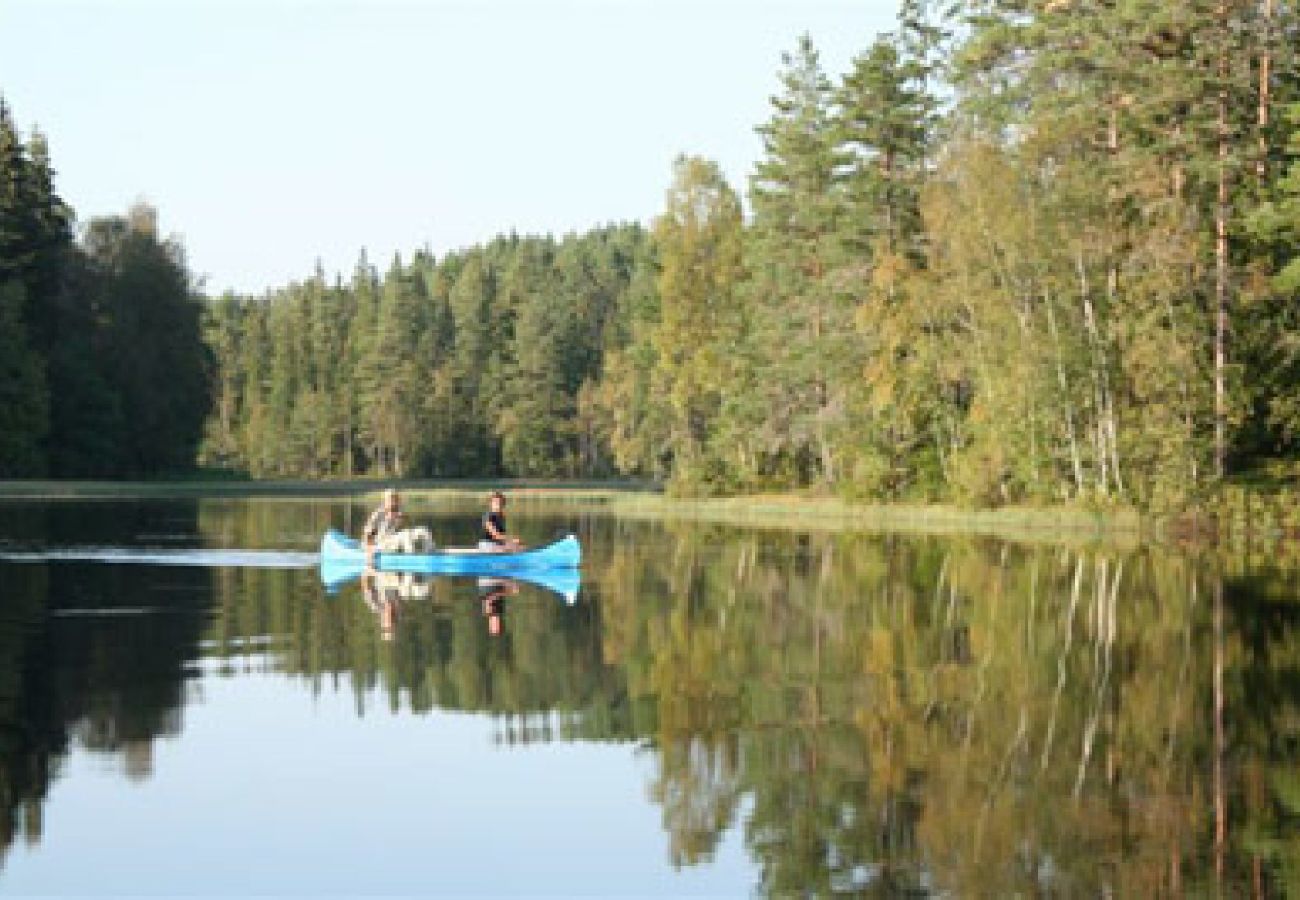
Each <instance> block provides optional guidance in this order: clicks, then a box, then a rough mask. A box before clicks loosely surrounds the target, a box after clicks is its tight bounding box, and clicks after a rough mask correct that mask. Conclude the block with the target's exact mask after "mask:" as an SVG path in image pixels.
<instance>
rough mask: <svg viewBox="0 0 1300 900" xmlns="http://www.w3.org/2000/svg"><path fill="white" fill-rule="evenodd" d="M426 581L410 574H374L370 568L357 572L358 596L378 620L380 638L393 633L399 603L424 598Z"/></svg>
mask: <svg viewBox="0 0 1300 900" xmlns="http://www.w3.org/2000/svg"><path fill="white" fill-rule="evenodd" d="M429 582H430V579H429V578H427V577H424V576H420V575H413V574H411V573H410V572H376V571H375V570H374V569H366V570H365V571H364V572H362V573H361V596H362V597H363V598H364V599H365V601H366V606H367V607H368V608H369V609H370V611H371V612H372V613H374V614H375V618H376V619H377V620H378V621H379V636H380V637H381V638H383V639H384V640H385V641H391V640H392V639H393V636H394V635H395V634H396V633H397V623H398V620H399V619H400V618H401V612H402V604H403V602H404V601H406V600H420V599H423V598H425V597H428V596H429V588H430V583H429Z"/></svg>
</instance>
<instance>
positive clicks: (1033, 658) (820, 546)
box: [0, 500, 1300, 897]
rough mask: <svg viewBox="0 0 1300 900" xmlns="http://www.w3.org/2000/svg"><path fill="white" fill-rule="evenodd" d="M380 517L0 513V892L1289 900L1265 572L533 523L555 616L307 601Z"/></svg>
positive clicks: (417, 591) (440, 529)
mask: <svg viewBox="0 0 1300 900" xmlns="http://www.w3.org/2000/svg"><path fill="white" fill-rule="evenodd" d="M411 512H412V514H413V517H414V518H416V519H420V520H424V521H428V522H429V523H430V524H431V525H432V526H433V530H434V533H435V537H436V538H437V539H438V540H439V542H440V543H454V542H458V541H459V542H463V541H464V540H466V539H468V538H470V537H472V534H471V531H472V529H473V524H474V523H473V516H472V511H470V510H455V509H445V508H439V509H437V510H434V509H432V508H425V509H421V508H420V507H419V506H416V507H414V508H413V509H412V510H411ZM364 513H365V510H364V509H362V508H361V507H348V506H347V505H346V504H343V503H335V502H323V501H321V502H316V501H312V502H308V501H285V500H249V501H229V500H220V501H218V500H211V501H199V502H195V501H170V502H164V501H149V502H144V501H131V502H67V501H61V502H51V503H18V502H9V503H0V800H2V801H3V803H4V811H3V814H0V846H2V847H3V853H4V856H3V860H2V862H0V866H2V868H0V892H3V893H6V894H26V893H76V894H97V893H122V892H129V893H155V894H167V895H175V894H193V893H220V894H230V893H275V894H285V893H290V894H312V895H316V894H328V893H338V894H359V893H360V894H375V893H395V892H396V893H410V894H430V893H453V894H503V893H529V894H536V893H541V894H551V895H555V894H563V895H573V894H600V895H608V894H676V895H681V894H708V895H728V896H734V895H745V894H751V893H764V894H766V893H774V894H779V895H787V894H790V893H816V894H824V893H837V892H844V893H861V894H869V895H878V896H894V895H907V896H912V895H928V894H932V893H933V894H941V895H949V896H972V897H974V896H981V897H983V896H1003V895H1008V894H1021V895H1034V896H1038V895H1048V896H1098V895H1104V896H1115V897H1147V896H1158V895H1181V894H1188V895H1221V896H1252V895H1255V896H1286V895H1288V894H1295V893H1296V892H1297V891H1300V766H1297V763H1298V762H1300V579H1298V578H1297V575H1296V574H1295V572H1296V569H1295V568H1293V567H1290V566H1287V565H1283V564H1281V563H1280V562H1279V561H1278V556H1277V554H1275V553H1271V552H1266V553H1263V554H1256V555H1255V556H1254V557H1253V559H1254V562H1253V563H1248V562H1246V561H1244V560H1243V559H1242V558H1240V557H1237V556H1233V555H1231V554H1226V553H1211V552H1202V553H1200V554H1190V553H1188V554H1179V553H1173V552H1170V551H1155V550H1140V551H1118V550H1105V549H1098V548H1089V547H1079V546H1052V545H1041V546H1025V545H1017V544H1008V543H1004V542H1001V541H996V540H986V539H952V538H946V539H923V538H912V537H908V538H903V537H887V536H886V537H882V536H869V535H830V534H806V533H798V532H781V531H759V530H752V529H742V528H730V527H720V526H705V525H693V524H689V523H670V522H651V521H626V520H619V519H617V518H614V517H610V516H606V515H602V514H600V513H599V512H598V511H593V510H591V509H584V508H581V507H577V506H550V507H541V506H532V507H530V506H529V505H528V504H526V503H525V504H516V506H515V507H514V508H513V510H512V521H511V525H512V527H513V529H514V530H516V531H518V532H520V533H522V535H523V536H524V537H525V539H527V540H530V541H541V540H544V539H547V538H550V537H552V536H554V535H555V534H556V533H558V532H561V531H565V530H575V531H577V532H578V533H579V535H580V536H581V538H582V540H583V544H584V548H585V550H586V553H587V560H586V563H585V565H584V570H583V584H582V589H581V593H580V596H579V598H578V601H577V602H576V603H575V604H573V605H568V604H566V603H565V602H564V600H563V599H562V598H560V597H558V596H557V595H555V594H552V593H549V592H547V591H546V590H544V589H542V588H538V587H535V586H531V585H527V584H523V585H518V586H500V585H498V586H492V585H486V586H484V585H480V584H478V583H476V582H475V581H474V580H443V579H438V580H434V581H432V582H428V583H400V582H392V583H386V584H384V585H381V586H380V589H379V590H378V591H377V592H375V593H372V594H371V595H370V596H369V597H367V596H366V595H364V594H363V592H362V590H361V588H360V587H359V586H358V585H357V584H350V585H346V586H344V587H343V588H342V589H341V590H339V591H338V592H337V593H336V594H334V595H329V594H327V593H326V592H325V591H324V590H323V589H322V587H321V585H320V581H319V577H318V573H317V571H316V569H315V568H314V567H313V562H312V557H311V556H310V553H311V552H312V551H313V550H314V548H315V546H316V543H317V541H318V540H319V536H320V534H321V532H322V531H323V529H324V528H325V527H326V526H327V525H330V524H333V525H336V526H340V527H350V529H351V530H352V531H353V532H355V531H356V530H357V528H358V525H359V522H360V520H361V517H362V516H363V515H364ZM198 550H204V551H207V552H206V553H196V552H195V551H198ZM236 551H237V552H236ZM493 592H495V593H496V594H499V596H485V595H488V594H492V593H493ZM368 601H369V602H368Z"/></svg>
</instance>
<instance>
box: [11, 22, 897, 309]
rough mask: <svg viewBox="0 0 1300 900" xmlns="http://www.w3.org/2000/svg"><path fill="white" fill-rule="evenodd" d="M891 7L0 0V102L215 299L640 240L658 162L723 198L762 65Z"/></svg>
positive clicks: (71, 182)
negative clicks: (482, 254)
mask: <svg viewBox="0 0 1300 900" xmlns="http://www.w3.org/2000/svg"><path fill="white" fill-rule="evenodd" d="M896 7H897V4H896V2H895V0H855V2H850V0H803V2H796V0H697V2H687V0H660V2H636V0H603V2H598V0H564V2H561V0H533V2H522V0H513V2H512V0H479V2H469V0H461V2H452V0H425V2H416V0H405V2H399V0H384V2H367V3H362V2H351V3H347V2H341V0H332V2H302V0H298V2H291V0H262V2H251V0H227V2H215V0H213V2H197V0H155V2H140V0H133V2H126V0H121V2H115V0H100V2H91V0H82V2H67V0H0V93H3V94H4V96H5V98H6V99H7V101H8V102H9V104H10V106H11V107H12V108H13V111H14V114H15V116H16V118H17V120H18V123H19V125H20V127H21V128H23V129H24V130H26V129H28V128H29V127H30V126H31V125H33V124H36V125H39V126H40V128H41V129H42V130H43V131H45V132H46V134H47V135H48V136H49V139H50V143H51V151H52V156H53V160H54V164H55V167H56V168H57V170H58V178H59V188H60V191H61V193H62V194H63V196H64V197H65V199H67V200H68V201H69V202H70V203H71V204H72V205H73V207H74V208H75V209H76V210H77V213H78V215H79V216H80V218H81V219H82V220H83V221H84V220H85V219H87V218H89V217H91V216H95V215H101V214H105V213H113V212H120V211H122V210H124V209H125V208H126V207H127V206H128V205H129V204H130V203H131V202H132V201H134V200H136V199H138V198H144V199H147V200H148V201H150V202H151V203H153V204H155V205H156V206H158V208H159V210H160V214H161V219H162V226H163V228H164V230H166V231H168V232H174V233H177V234H179V235H180V236H182V237H183V239H184V241H185V245H186V247H187V249H188V251H189V256H190V262H191V265H192V267H193V269H194V270H195V271H196V273H198V274H200V275H205V276H207V289H208V290H209V291H212V292H216V291H219V290H221V289H223V288H227V287H233V288H236V289H238V290H242V291H261V290H262V289H264V288H266V287H270V286H277V285H280V284H284V283H286V282H288V281H289V280H292V279H300V278H302V277H304V276H306V275H307V274H309V273H310V272H311V270H312V268H313V266H314V264H315V261H316V259H317V258H320V259H321V260H322V262H323V263H324V265H325V268H326V271H327V272H331V273H332V272H334V271H344V272H347V271H350V270H351V268H352V266H353V263H354V262H355V260H356V258H357V253H358V251H359V250H360V248H361V247H363V246H364V247H366V248H367V249H368V251H369V253H370V256H371V259H373V260H376V261H377V262H378V263H379V264H380V265H381V267H382V266H385V265H387V261H388V259H389V258H390V257H391V255H392V253H393V252H394V251H395V250H400V251H402V252H403V254H404V255H405V254H406V253H408V252H409V251H411V250H413V249H416V248H418V247H421V246H426V245H427V246H429V247H431V248H432V249H433V250H434V251H435V252H437V253H439V254H441V253H443V252H445V251H446V250H449V249H454V248H457V247H463V246H467V245H470V244H474V243H478V242H480V241H483V240H486V239H488V238H490V237H492V236H493V235H496V234H499V233H501V232H505V231H509V230H510V229H511V228H514V229H516V230H518V231H520V232H524V233H534V232H545V231H550V232H554V233H557V234H559V233H563V232H567V231H573V230H585V229H587V228H589V227H592V226H594V225H597V224H600V223H604V222H610V221H623V220H640V221H644V222H648V221H649V220H650V219H651V218H652V217H653V216H654V215H655V214H657V213H658V211H659V209H660V207H661V206H662V203H663V194H664V189H665V188H666V187H667V183H668V178H669V172H670V166H671V163H672V159H673V157H674V156H676V155H677V154H678V153H679V152H689V153H696V154H701V155H704V156H708V157H711V158H713V159H716V160H718V161H719V162H720V163H721V164H722V166H723V169H724V171H725V172H726V173H727V176H728V177H729V178H730V179H731V180H732V182H733V184H734V185H735V186H736V187H737V188H738V189H740V190H742V192H743V191H744V190H745V189H746V187H747V178H748V175H749V172H750V169H751V168H752V165H753V163H754V161H755V159H757V157H758V155H759V152H760V149H761V148H760V144H759V140H758V138H757V136H756V135H755V134H754V130H753V129H754V126H755V125H757V124H759V123H760V122H762V121H763V120H765V119H766V118H767V116H768V111H769V107H768V98H769V97H770V95H771V94H773V93H774V92H775V91H776V90H777V80H776V76H777V71H778V68H779V65H780V56H781V53H782V52H783V51H785V50H789V49H791V48H793V47H794V44H795V41H796V38H797V37H798V35H799V34H800V33H802V32H804V31H807V32H809V33H810V34H811V35H812V37H813V41H814V43H815V44H816V45H817V46H818V48H819V49H820V50H821V53H822V61H823V64H824V65H825V67H826V69H827V71H828V73H830V74H831V75H832V76H838V75H839V74H841V73H843V72H844V71H845V70H846V69H847V67H848V65H849V62H850V60H851V59H852V57H853V56H854V55H856V54H857V53H859V52H860V51H861V50H863V49H864V48H865V47H866V46H867V45H868V44H869V43H870V41H871V40H872V39H873V38H874V36H875V35H876V34H877V33H879V32H881V31H885V30H889V29H891V28H892V27H893V17H894V14H895V10H896Z"/></svg>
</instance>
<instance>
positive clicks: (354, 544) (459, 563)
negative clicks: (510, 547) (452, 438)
mask: <svg viewBox="0 0 1300 900" xmlns="http://www.w3.org/2000/svg"><path fill="white" fill-rule="evenodd" d="M320 561H321V568H322V569H324V568H326V567H335V568H337V567H348V568H352V567H356V566H362V567H364V566H365V564H366V552H365V549H364V548H363V547H362V546H361V542H360V541H356V540H354V539H352V538H350V537H348V536H347V535H345V534H343V533H341V532H338V531H334V530H333V529H331V530H330V531H327V532H326V533H325V536H324V537H323V538H321V544H320ZM581 563H582V547H581V545H579V543H578V539H577V538H576V537H574V536H573V535H569V536H568V537H565V538H561V539H560V540H558V541H555V542H554V543H551V544H547V545H546V546H544V547H535V548H533V549H531V550H523V551H520V552H518V553H493V552H483V551H478V550H469V549H466V550H459V551H457V550H442V551H437V552H434V553H376V554H375V557H374V560H373V562H372V566H373V568H375V569H376V570H378V571H380V572H411V573H413V574H416V575H504V576H509V575H523V574H525V573H528V572H549V571H552V570H555V569H576V568H577V567H578V566H579V565H580V564H581Z"/></svg>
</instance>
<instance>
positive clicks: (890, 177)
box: [597, 0, 1300, 507]
mask: <svg viewBox="0 0 1300 900" xmlns="http://www.w3.org/2000/svg"><path fill="white" fill-rule="evenodd" d="M1297 47H1300V34H1298V33H1297V28H1296V19H1295V9H1294V6H1293V4H1283V3H1276V4H1274V3H1265V4H1259V3H1242V2H1229V0H1224V2H1220V3H1213V4H1212V3H1206V2H1193V0H1175V2H1165V0H1160V2H1144V0H1132V2H1121V3H1092V2H1081V0H1051V2H1032V3H1023V2H999V0H978V2H966V3H943V4H937V3H935V4H929V3H925V2H921V0H908V2H904V3H903V4H902V15H901V18H900V25H899V29H898V31H897V33H895V34H891V35H885V36H883V37H881V38H880V39H879V40H878V41H877V42H876V43H874V44H873V45H872V46H871V47H869V48H868V49H867V50H866V51H865V52H863V53H862V54H861V55H860V56H859V57H858V58H857V59H856V60H855V61H854V63H853V67H852V69H851V71H849V72H848V73H847V74H845V75H844V76H843V77H842V78H840V79H838V80H837V81H836V80H832V79H830V78H829V77H828V76H827V75H826V74H825V73H824V72H823V70H822V68H821V65H820V63H819V61H818V56H817V53H816V50H815V48H814V47H813V45H812V43H811V41H810V40H808V39H807V38H805V39H803V40H801V41H800V42H799V45H798V47H797V49H796V51H795V52H794V53H792V54H789V55H788V56H787V57H786V58H785V61H784V63H785V64H784V68H783V70H782V73H781V84H782V90H781V92H780V93H779V94H778V96H776V97H774V98H773V101H772V104H773V114H772V118H771V120H770V121H768V122H767V123H765V124H764V125H763V126H761V127H760V128H759V132H760V133H761V135H762V137H763V140H764V146H765V155H764V157H763V159H762V160H761V161H760V163H759V164H758V166H757V168H756V170H755V172H754V173H753V176H752V179H751V183H750V199H751V205H752V217H751V218H750V219H749V220H748V221H744V220H742V217H741V214H740V209H739V202H738V200H737V197H736V195H735V193H734V191H733V190H732V188H731V187H730V186H728V185H727V184H726V183H725V181H724V180H723V178H722V176H721V174H720V172H719V171H718V169H717V167H716V166H714V165H712V164H711V163H708V162H705V161H701V160H694V159H685V160H682V161H681V162H679V164H678V166H677V169H676V172H675V178H674V182H673V187H672V189H671V190H670V192H669V200H668V207H667V210H666V211H665V213H664V214H663V215H662V216H661V217H660V218H659V220H658V222H657V224H656V226H655V238H656V244H657V249H658V254H659V260H660V264H661V273H660V278H659V281H658V287H659V292H658V296H659V301H660V304H659V307H658V308H657V309H656V310H655V311H654V312H653V314H652V315H650V316H648V317H647V318H645V319H643V320H640V321H638V322H637V323H636V327H635V328H634V329H633V339H632V341H631V342H630V344H629V345H628V346H627V347H624V348H621V349H620V350H619V351H618V352H617V353H616V354H614V355H613V356H612V357H611V359H610V360H609V364H608V365H607V366H606V368H605V372H604V377H603V380H602V383H601V385H600V388H599V390H598V392H597V396H598V398H599V402H598V404H597V407H598V409H599V410H601V411H602V412H603V414H604V418H603V420H602V421H603V423H604V425H605V426H606V428H605V433H606V434H607V435H608V438H609V440H610V444H611V448H612V450H613V452H614V453H615V456H616V458H617V459H618V461H619V463H620V465H621V466H622V467H624V468H625V469H628V470H638V471H647V472H655V473H657V474H662V475H665V476H667V477H669V478H671V479H672V481H673V482H675V483H676V484H678V485H679V486H681V487H684V488H687V489H690V490H703V491H740V490H754V489H770V488H782V487H787V486H801V485H816V484H820V485H825V486H827V487H829V488H831V489H836V490H840V491H843V492H845V493H849V494H852V495H857V496H867V497H872V498H882V499H892V498H916V499H938V498H944V499H957V500H961V501H967V502H976V503H992V504H996V503H1004V502H1016V501H1036V500H1043V501H1053V500H1056V501H1059V500H1074V499H1089V500H1098V499H1100V500H1103V501H1116V500H1117V501H1121V502H1131V503H1136V504H1139V505H1141V506H1144V507H1152V506H1162V505H1165V504H1167V503H1180V502H1183V501H1184V500H1185V499H1186V498H1187V497H1189V496H1191V495H1195V494H1196V493H1197V492H1199V491H1201V490H1202V489H1204V488H1206V487H1208V486H1211V485H1213V484H1214V483H1215V482H1216V481H1217V480H1219V479H1220V478H1221V477H1222V476H1223V475H1224V474H1225V473H1227V472H1229V471H1230V470H1232V469H1234V468H1237V469H1239V468H1244V467H1247V466H1249V465H1251V464H1252V463H1254V462H1256V461H1258V460H1260V459H1261V458H1264V457H1268V456H1270V455H1275V454H1294V452H1295V451H1296V449H1297V438H1298V437H1300V416H1298V415H1297V412H1298V411H1300V407H1298V406H1297V403H1296V397H1297V393H1296V390H1295V386H1296V384H1297V380H1298V377H1300V367H1298V364H1300V357H1298V356H1297V352H1296V351H1297V347H1298V346H1300V344H1298V342H1297V338H1298V337H1300V331H1297V319H1296V312H1295V310H1296V308H1297V305H1296V300H1297V293H1298V292H1300V258H1298V257H1297V253H1296V243H1295V238H1296V236H1297V233H1300V231H1298V229H1300V164H1298V163H1297V161H1296V158H1295V157H1296V153H1297V151H1298V150H1300V104H1298V103H1297V101H1298V99H1300V95H1298V93H1297V88H1298V87H1300V80H1298V79H1297V68H1296V55H1295V51H1296V48H1297Z"/></svg>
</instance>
